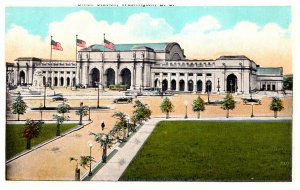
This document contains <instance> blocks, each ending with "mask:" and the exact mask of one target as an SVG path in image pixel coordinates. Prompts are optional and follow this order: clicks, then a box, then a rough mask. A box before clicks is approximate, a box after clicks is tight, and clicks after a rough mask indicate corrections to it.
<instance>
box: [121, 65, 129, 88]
mask: <svg viewBox="0 0 300 190" xmlns="http://www.w3.org/2000/svg"><path fill="white" fill-rule="evenodd" d="M121 79H122V82H121V84H122V85H126V88H127V89H128V88H130V86H131V71H130V70H129V69H127V68H125V69H123V70H122V71H121Z"/></svg>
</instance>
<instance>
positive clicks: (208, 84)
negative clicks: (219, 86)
mask: <svg viewBox="0 0 300 190" xmlns="http://www.w3.org/2000/svg"><path fill="white" fill-rule="evenodd" d="M209 86H210V82H207V83H206V92H207V102H208V103H209Z"/></svg>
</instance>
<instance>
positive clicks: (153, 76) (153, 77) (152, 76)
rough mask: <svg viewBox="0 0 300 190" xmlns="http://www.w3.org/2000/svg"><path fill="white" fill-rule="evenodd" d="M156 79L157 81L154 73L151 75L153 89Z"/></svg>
mask: <svg viewBox="0 0 300 190" xmlns="http://www.w3.org/2000/svg"><path fill="white" fill-rule="evenodd" d="M154 79H155V75H154V73H151V79H150V80H151V87H152V88H154Z"/></svg>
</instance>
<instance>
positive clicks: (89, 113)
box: [89, 107, 91, 121]
mask: <svg viewBox="0 0 300 190" xmlns="http://www.w3.org/2000/svg"><path fill="white" fill-rule="evenodd" d="M89 121H91V108H90V107H89Z"/></svg>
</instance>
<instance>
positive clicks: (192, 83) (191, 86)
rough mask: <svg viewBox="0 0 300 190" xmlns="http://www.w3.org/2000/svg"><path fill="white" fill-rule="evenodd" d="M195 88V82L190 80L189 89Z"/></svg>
mask: <svg viewBox="0 0 300 190" xmlns="http://www.w3.org/2000/svg"><path fill="white" fill-rule="evenodd" d="M193 90H194V82H193V81H192V80H189V82H188V91H193Z"/></svg>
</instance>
